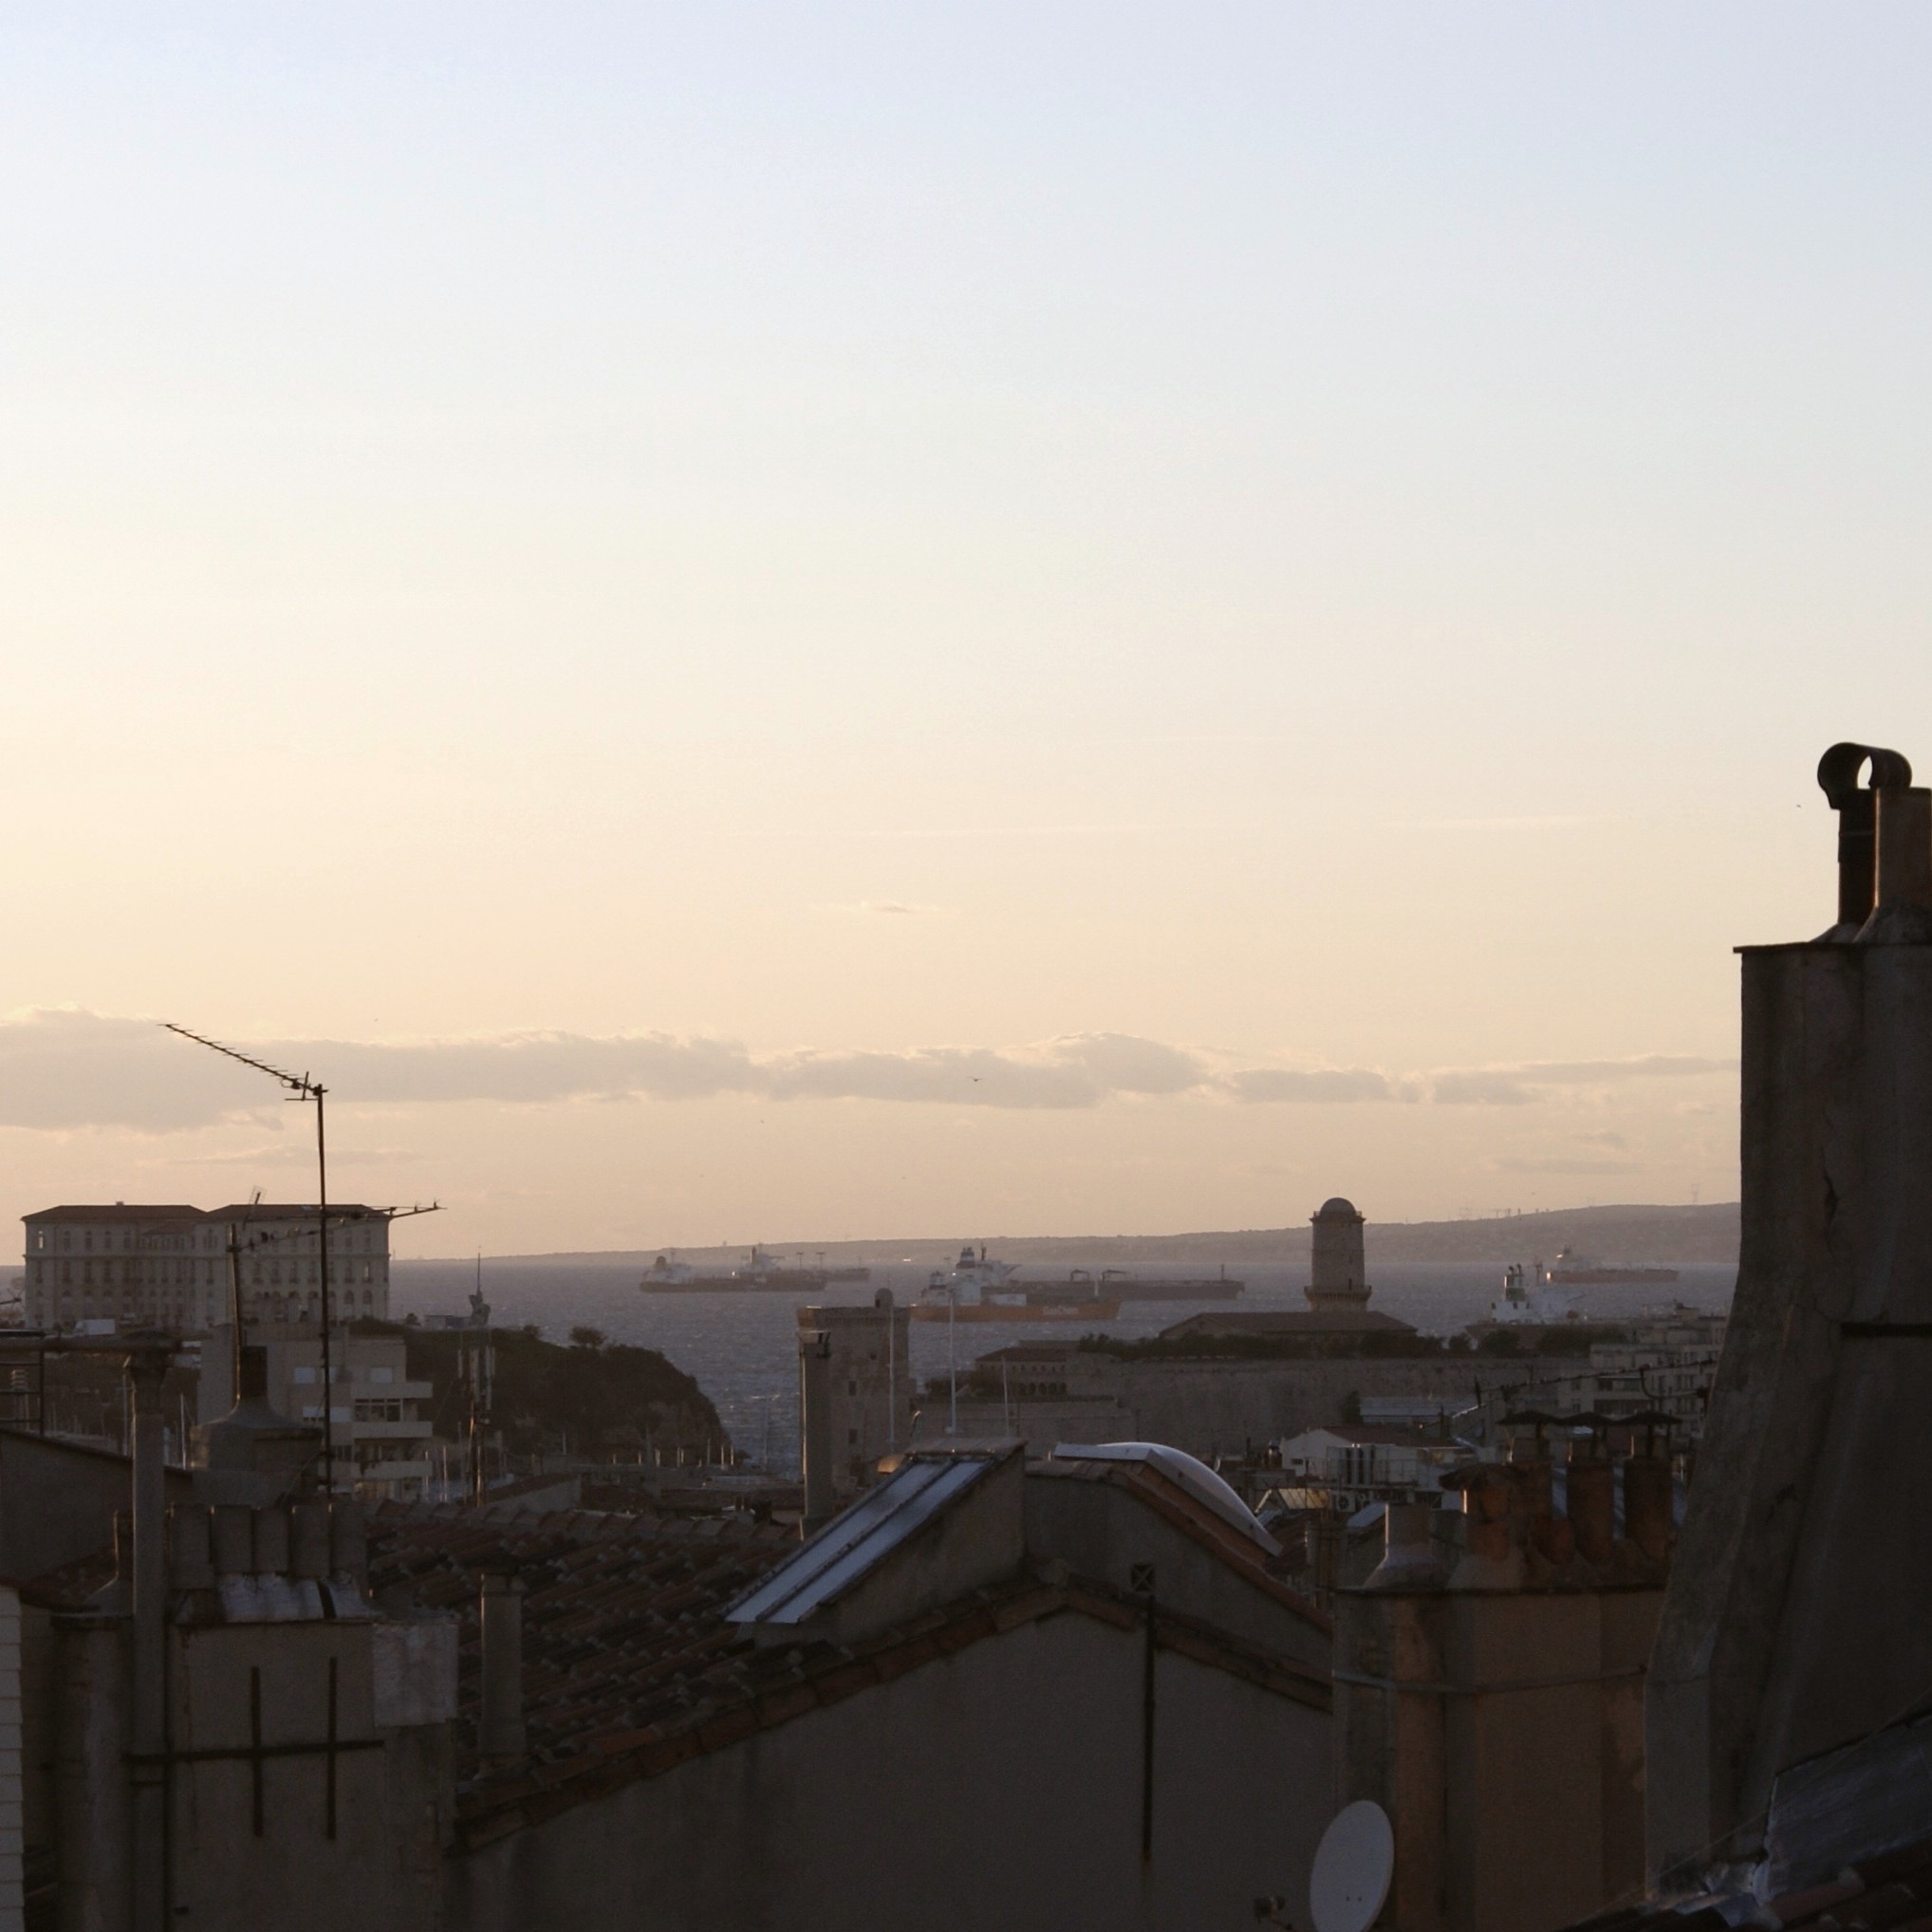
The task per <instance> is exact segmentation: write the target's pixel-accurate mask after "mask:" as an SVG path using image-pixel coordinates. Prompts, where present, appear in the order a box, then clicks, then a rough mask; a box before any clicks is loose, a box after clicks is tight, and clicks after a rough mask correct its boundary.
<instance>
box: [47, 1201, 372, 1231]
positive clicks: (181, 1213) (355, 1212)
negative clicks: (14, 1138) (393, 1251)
mask: <svg viewBox="0 0 1932 1932" xmlns="http://www.w3.org/2000/svg"><path fill="white" fill-rule="evenodd" d="M319 1212H320V1210H319V1209H318V1207H317V1206H316V1204H315V1202H313V1201H268V1200H264V1201H253V1202H250V1201H233V1202H231V1203H230V1204H229V1205H228V1206H227V1207H218V1208H198V1207H189V1206H186V1205H185V1204H183V1203H182V1202H180V1201H160V1202H156V1201H126V1200H117V1201H107V1202H100V1203H96V1204H95V1205H93V1206H89V1205H87V1204H85V1203H84V1202H79V1203H68V1204H66V1205H65V1206H62V1207H50V1208H40V1209H37V1210H36V1211H35V1212H34V1213H32V1214H30V1215H22V1216H21V1219H22V1220H23V1221H25V1222H26V1223H27V1225H28V1227H45V1226H46V1225H47V1224H48V1223H50V1222H60V1221H93V1222H97V1223H98V1222H102V1221H110V1222H121V1221H129V1222H133V1221H239V1220H256V1221H287V1220H297V1219H300V1218H301V1217H304V1216H307V1217H309V1218H311V1219H312V1218H313V1217H315V1216H316V1214H318V1213H319ZM328 1217H329V1219H330V1220H332V1221H333V1220H360V1219H363V1218H365V1217H376V1218H381V1217H383V1210H382V1209H381V1208H372V1207H365V1206H363V1205H362V1203H361V1202H360V1201H352V1200H332V1201H330V1202H329V1204H328Z"/></svg>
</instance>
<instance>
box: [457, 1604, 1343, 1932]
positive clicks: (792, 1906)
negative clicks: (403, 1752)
mask: <svg viewBox="0 0 1932 1932" xmlns="http://www.w3.org/2000/svg"><path fill="white" fill-rule="evenodd" d="M1142 1645H1143V1639H1142V1636H1141V1635H1140V1634H1139V1633H1138V1632H1135V1631H1124V1630H1119V1629H1115V1628H1113V1627H1111V1626H1109V1625H1103V1624H1099V1623H1097V1622H1095V1621H1094V1620H1092V1619H1090V1618H1087V1617H1085V1616H1081V1615H1079V1614H1077V1613H1071V1612H1069V1613H1067V1614H1063V1615H1061V1616H1057V1617H1054V1618H1050V1619H1048V1620H1045V1621H1043V1622H1041V1623H1038V1624H1031V1625H1021V1626H1019V1627H1018V1628H1015V1629H1012V1630H1009V1631H1007V1632H1005V1633H1004V1634H1003V1635H1001V1636H998V1637H994V1638H988V1639H985V1640H982V1641H981V1642H979V1643H977V1644H974V1645H972V1646H971V1647H970V1648H968V1649H966V1650H964V1651H961V1652H959V1653H957V1655H955V1656H954V1657H951V1658H949V1659H946V1660H944V1661H942V1662H937V1663H927V1664H924V1665H922V1666H920V1668H919V1669H917V1670H915V1671H912V1672H909V1673H908V1674H907V1675H906V1676H904V1677H902V1678H899V1679H897V1680H895V1681H892V1682H891V1683H889V1684H885V1685H882V1686H878V1687H876V1688H873V1689H870V1690H866V1691H864V1692H862V1693H860V1694H858V1695H855V1696H853V1697H850V1698H848V1699H846V1700H845V1701H843V1702H841V1703H839V1704H836V1705H833V1706H832V1707H830V1708H829V1709H823V1710H819V1711H815V1712H813V1713H811V1714H809V1715H808V1716H806V1717H804V1718H798V1719H796V1720H794V1721H793V1722H791V1723H789V1724H785V1725H781V1726H779V1727H777V1728H775V1729H773V1730H771V1731H768V1732H763V1733H759V1734H756V1735H754V1736H753V1737H751V1738H749V1739H747V1740H746V1741H744V1742H743V1743H741V1744H737V1745H734V1746H731V1747H729V1748H727V1749H725V1750H722V1751H718V1752H715V1753H713V1754H712V1755H710V1756H706V1757H703V1758H699V1759H697V1760H695V1761H694V1762H692V1763H690V1764H687V1765H683V1766H680V1767H679V1768H678V1769H677V1770H676V1771H673V1772H669V1773H666V1774H663V1775H661V1776H659V1777H655V1778H650V1779H647V1780H644V1781H641V1782H639V1783H636V1784H632V1785H628V1786H625V1787H623V1788H622V1789H620V1790H619V1791H617V1792H614V1793H611V1794H610V1795H609V1796H608V1797H605V1798H603V1799H599V1800H593V1801H591V1802H589V1803H586V1804H583V1805H580V1806H578V1807H576V1808H575V1809H573V1810H571V1811H567V1812H564V1813H563V1814H561V1815H560V1816H558V1817H557V1818H555V1819H553V1820H551V1821H550V1822H549V1823H548V1824H545V1825H541V1826H536V1827H532V1828H530V1829H528V1830H522V1831H519V1832H516V1833H514V1834H513V1835H511V1836H510V1837H508V1838H505V1839H502V1840H500V1841H498V1842H497V1843H496V1844H494V1845H492V1846H490V1847H488V1848H484V1849H483V1850H481V1851H478V1852H475V1853H472V1854H470V1855H468V1856H464V1857H458V1858H454V1859H452V1861H451V1864H450V1891H449V1909H448V1917H447V1922H446V1923H447V1924H448V1926H449V1927H450V1932H528V1928H530V1927H534V1926H549V1925H559V1926H562V1925H567V1926H569V1927H570V1928H571V1932H620V1928H622V1932H767V1928H769V1932H805V1928H809V1932H882V1928H886V1927H894V1926H919V1925H947V1924H957V1925H983V1926H989V1927H991V1926H997V1927H1000V1928H1001V1932H1033V1928H1037V1932H1081V1928H1087V1927H1092V1928H1095V1932H1100V1928H1105V1932H1139V1928H1148V1932H1152V1928H1173V1932H1212V1928H1217V1927H1225V1928H1227V1932H1247V1928H1250V1927H1252V1926H1253V1925H1254V1900H1255V1899H1256V1898H1257V1897H1260V1896H1263V1895H1270V1894H1276V1893H1278V1894H1282V1895H1285V1896H1286V1897H1288V1898H1289V1900H1290V1901H1291V1909H1292V1910H1294V1911H1296V1912H1301V1911H1303V1910H1304V1909H1305V1906H1306V1901H1307V1883H1308V1870H1309V1865H1310V1860H1311V1859H1312V1857H1313V1854H1314V1847H1315V1844H1316V1842H1317V1841H1318V1839H1319V1837H1320V1834H1321V1830H1322V1828H1323V1827H1324V1825H1325V1824H1326V1823H1327V1822H1328V1816H1329V1814H1330V1805H1329V1772H1328V1718H1327V1717H1326V1716H1325V1715H1324V1714H1322V1713H1320V1712H1318V1711H1315V1710H1312V1709H1310V1708H1309V1707H1308V1706H1306V1705H1304V1704H1300V1703H1297V1702H1295V1701H1293V1700H1289V1699H1287V1698H1283V1697H1280V1696H1278V1695H1276V1694H1274V1693H1273V1692H1270V1691H1266V1690H1263V1689H1260V1688H1259V1687H1257V1686H1255V1685H1253V1684H1251V1683H1248V1682H1246V1681H1242V1680H1240V1679H1237V1678H1235V1677H1232V1676H1230V1675H1229V1674H1227V1673H1226V1672H1223V1671H1220V1670H1217V1669H1215V1668H1212V1667H1210V1666H1206V1665H1202V1664H1198V1663H1193V1662H1191V1661H1189V1660H1186V1659H1182V1658H1179V1657H1175V1656H1173V1655H1171V1654H1169V1653H1166V1652H1161V1653H1159V1654H1158V1664H1157V1680H1156V1684H1157V1690H1156V1695H1157V1713H1156V1721H1155V1769H1156V1802H1155V1824H1154V1859H1153V1863H1152V1865H1151V1866H1150V1867H1143V1866H1142V1860H1141V1842H1140V1832H1141V1774H1142V1660H1143V1656H1144V1652H1143V1647H1142Z"/></svg>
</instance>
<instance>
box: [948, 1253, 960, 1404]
mask: <svg viewBox="0 0 1932 1932" xmlns="http://www.w3.org/2000/svg"><path fill="white" fill-rule="evenodd" d="M958 1316H959V1285H958V1283H957V1282H953V1281H949V1282H948V1283H947V1284H946V1381H947V1383H948V1384H950V1386H951V1402H952V1416H951V1419H950V1420H949V1421H948V1422H947V1423H946V1434H947V1435H949V1436H957V1434H958V1433H959V1365H958V1362H957V1359H956V1358H955V1356H954V1353H953V1331H954V1329H955V1328H956V1327H957V1322H958Z"/></svg>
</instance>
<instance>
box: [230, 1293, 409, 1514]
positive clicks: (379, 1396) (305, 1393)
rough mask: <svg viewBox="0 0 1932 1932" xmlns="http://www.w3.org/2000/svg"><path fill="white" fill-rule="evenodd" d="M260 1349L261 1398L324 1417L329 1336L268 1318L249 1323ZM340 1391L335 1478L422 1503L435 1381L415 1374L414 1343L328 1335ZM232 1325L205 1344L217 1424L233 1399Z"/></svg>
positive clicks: (316, 1423)
mask: <svg viewBox="0 0 1932 1932" xmlns="http://www.w3.org/2000/svg"><path fill="white" fill-rule="evenodd" d="M249 1339H250V1342H251V1345H252V1347H256V1348H258V1349H259V1350H260V1351H261V1371H260V1372H261V1374H262V1378H263V1380H262V1388H261V1399H262V1400H263V1401H264V1402H266V1403H267V1404H268V1406H269V1408H270V1409H272V1410H273V1411H274V1412H275V1413H276V1414H277V1415H279V1416H286V1417H287V1418H288V1420H289V1421H291V1422H297V1423H307V1424H308V1425H309V1426H311V1427H316V1428H319V1427H320V1426H321V1424H322V1403H323V1376H322V1337H321V1335H320V1334H319V1333H318V1332H317V1331H316V1330H315V1329H314V1328H310V1327H308V1326H307V1324H304V1323H281V1324H274V1323H260V1324H257V1325H255V1326H254V1327H253V1328H251V1329H250V1330H249ZM329 1373H330V1377H331V1380H332V1381H333V1383H334V1390H333V1394H332V1397H331V1400H330V1403H329V1428H330V1433H331V1436H332V1438H333V1441H334V1448H335V1486H336V1488H337V1489H338V1490H340V1491H343V1492H344V1493H347V1494H353V1495H358V1496H360V1497H362V1499H363V1500H364V1501H366V1502H418V1501H421V1500H423V1499H424V1498H426V1497H427V1496H428V1495H429V1494H430V1490H429V1485H430V1479H431V1477H432V1476H433V1475H434V1473H435V1464H434V1461H433V1459H432V1458H433V1456H434V1442H433V1438H434V1436H435V1433H436V1425H435V1422H434V1420H433V1416H434V1410H435V1399H436V1386H435V1384H433V1383H429V1382H412V1381H411V1380H410V1378H409V1344H408V1342H407V1341H406V1340H405V1339H404V1337H402V1336H400V1335H395V1334H389V1335H382V1334H367V1333H364V1334H357V1333H354V1332H353V1331H348V1330H342V1329H339V1330H337V1331H336V1332H335V1333H334V1334H332V1335H331V1336H330V1338H329ZM233 1382H234V1350H233V1347H232V1330H230V1329H229V1328H227V1327H226V1326H223V1327H222V1328H219V1329H217V1330H216V1331H215V1334H214V1337H213V1338H212V1340H211V1343H210V1345H209V1347H206V1348H204V1349H203V1351H202V1369H201V1382H200V1388H199V1392H198V1397H197V1401H198V1405H199V1406H198V1414H199V1419H200V1421H202V1422H203V1423H212V1422H217V1421H220V1420H221V1418H222V1417H223V1416H225V1415H227V1414H228V1412H229V1410H230V1409H231V1408H232V1406H233V1403H234V1387H233Z"/></svg>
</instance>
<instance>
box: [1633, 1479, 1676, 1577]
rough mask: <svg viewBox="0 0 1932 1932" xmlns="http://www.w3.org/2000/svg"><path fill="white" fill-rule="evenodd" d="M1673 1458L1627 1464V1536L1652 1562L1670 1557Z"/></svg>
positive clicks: (1674, 1528)
mask: <svg viewBox="0 0 1932 1932" xmlns="http://www.w3.org/2000/svg"><path fill="white" fill-rule="evenodd" d="M1672 1514H1673V1512H1672V1507H1671V1481H1670V1458H1668V1457H1667V1456H1632V1457H1630V1458H1627V1459H1626V1460H1625V1464H1624V1533H1625V1535H1626V1536H1628V1537H1629V1539H1630V1541H1631V1542H1633V1543H1634V1544H1636V1546H1637V1548H1638V1549H1639V1550H1641V1551H1643V1552H1644V1555H1645V1556H1646V1557H1647V1558H1648V1559H1649V1560H1650V1561H1651V1562H1652V1563H1662V1562H1663V1560H1664V1559H1665V1558H1666V1557H1667V1556H1668V1555H1669V1554H1670V1542H1671V1537H1672V1535H1673V1534H1674V1533H1675V1531H1676V1525H1675V1524H1674V1523H1673V1522H1672V1520H1671V1517H1672Z"/></svg>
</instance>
